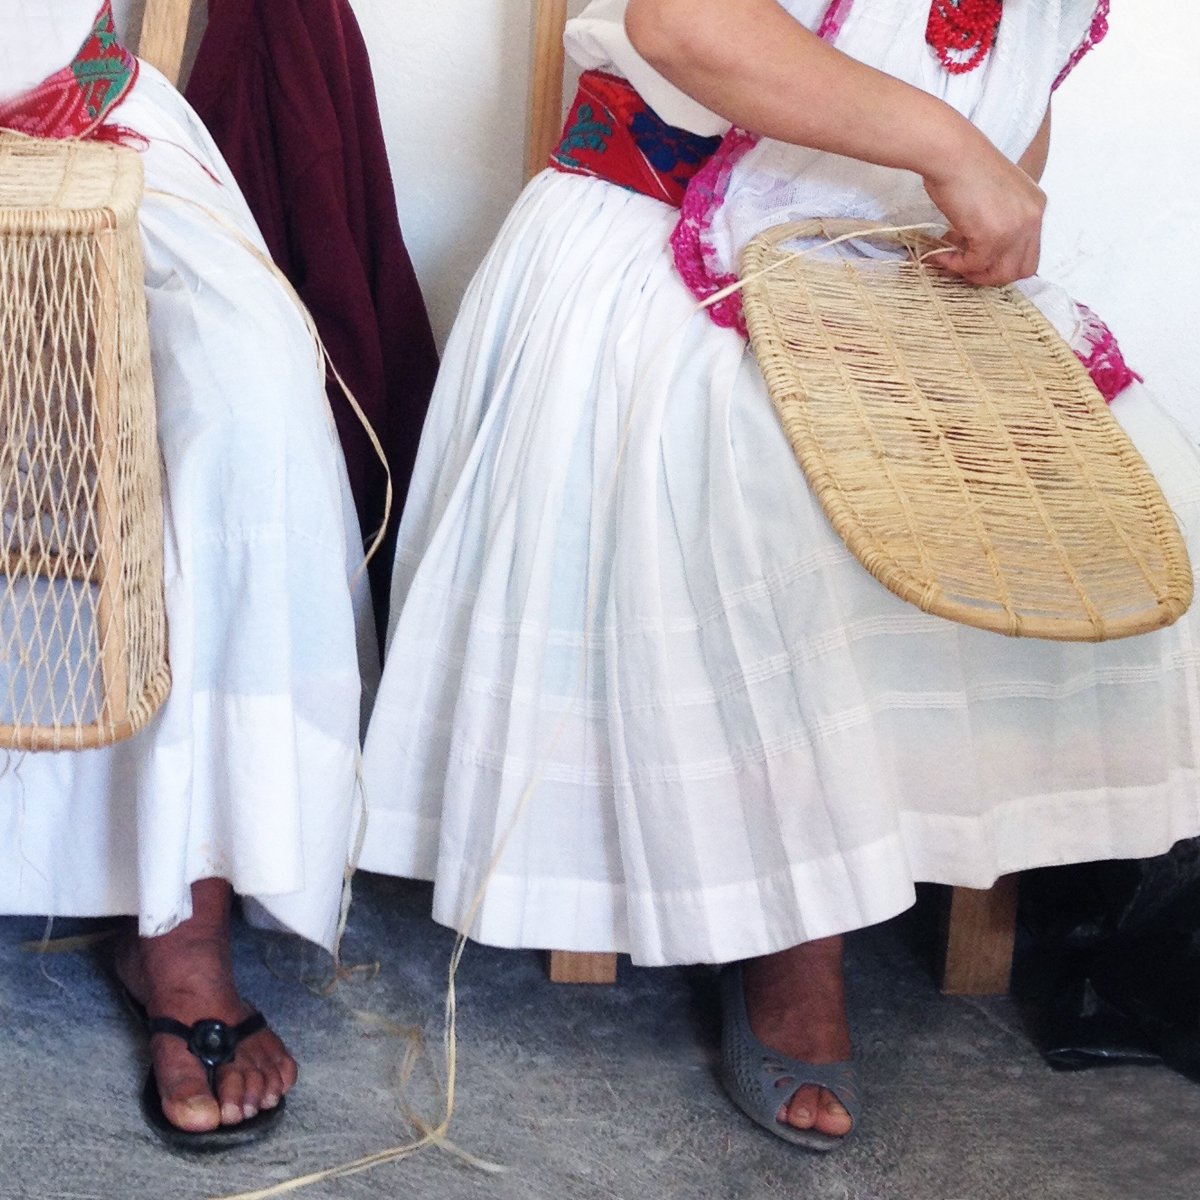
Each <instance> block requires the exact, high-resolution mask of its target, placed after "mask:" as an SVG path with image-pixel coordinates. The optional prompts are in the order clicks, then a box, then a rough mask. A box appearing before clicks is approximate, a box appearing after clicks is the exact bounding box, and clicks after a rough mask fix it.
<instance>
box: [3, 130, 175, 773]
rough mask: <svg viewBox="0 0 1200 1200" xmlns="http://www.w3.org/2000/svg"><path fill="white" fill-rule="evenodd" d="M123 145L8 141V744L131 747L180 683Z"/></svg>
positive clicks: (129, 170)
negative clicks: (170, 639)
mask: <svg viewBox="0 0 1200 1200" xmlns="http://www.w3.org/2000/svg"><path fill="white" fill-rule="evenodd" d="M141 195H142V166H141V161H140V159H139V157H138V155H137V154H136V153H135V152H134V151H132V150H128V149H124V148H121V147H117V146H112V145H107V144H99V143H91V142H62V141H51V142H44V141H35V140H33V139H28V138H18V137H14V136H11V135H2V136H0V516H2V526H0V746H8V747H13V748H18V749H23V750H40V749H55V750H57V749H75V748H86V747H92V746H99V745H104V744H107V743H109V742H112V741H115V740H117V739H119V738H123V737H128V736H129V735H130V734H132V733H134V732H135V731H136V730H138V729H140V728H141V727H142V726H144V725H145V724H146V722H147V721H148V720H149V719H150V717H151V716H152V715H153V714H154V712H155V711H156V710H157V709H158V707H159V706H160V705H161V703H162V702H163V700H164V699H165V697H166V695H167V692H168V690H169V687H170V672H169V670H168V666H167V658H166V651H167V645H166V615H165V609H164V602H163V507H162V491H161V480H160V461H159V452H158V441H157V438H156V432H155V409H154V391H153V385H152V381H151V375H150V340H149V331H148V328H147V322H146V299H145V290H144V283H143V269H142V246H141V234H140V229H139V225H138V205H139V202H140V199H141Z"/></svg>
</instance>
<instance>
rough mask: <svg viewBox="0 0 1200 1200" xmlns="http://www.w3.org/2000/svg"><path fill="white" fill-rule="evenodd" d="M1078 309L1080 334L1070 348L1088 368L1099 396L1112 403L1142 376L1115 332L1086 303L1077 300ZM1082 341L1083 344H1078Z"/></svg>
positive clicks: (1139, 381)
mask: <svg viewBox="0 0 1200 1200" xmlns="http://www.w3.org/2000/svg"><path fill="white" fill-rule="evenodd" d="M1075 307H1076V308H1077V309H1078V311H1079V321H1080V325H1079V331H1078V336H1077V337H1076V338H1074V339H1072V340H1073V341H1074V342H1076V344H1075V345H1073V346H1072V347H1071V348H1072V349H1073V350H1074V351H1075V355H1076V357H1077V358H1078V359H1079V361H1080V362H1081V363H1083V365H1084V366H1085V367H1086V368H1087V373H1088V374H1089V375H1090V376H1091V377H1092V382H1093V383H1094V384H1095V385H1096V387H1097V389H1098V390H1099V392H1100V395H1102V396H1103V397H1104V399H1105V400H1106V401H1107V402H1108V403H1109V404H1111V403H1112V402H1113V401H1114V400H1115V399H1116V398H1117V397H1118V396H1119V395H1120V394H1121V393H1122V392H1123V391H1124V390H1125V389H1126V388H1127V387H1128V386H1129V385H1130V384H1131V383H1133V382H1134V381H1136V382H1138V383H1141V382H1143V380H1142V377H1141V376H1140V375H1139V374H1138V373H1137V372H1136V371H1134V370H1131V369H1130V367H1129V364H1128V363H1127V362H1126V361H1125V355H1124V354H1122V353H1121V347H1120V346H1119V345H1118V344H1117V339H1116V338H1115V337H1114V336H1113V331H1112V330H1111V329H1109V327H1108V326H1107V325H1106V324H1105V323H1104V322H1103V321H1102V320H1101V319H1100V318H1099V317H1098V316H1096V314H1095V313H1094V312H1092V310H1091V309H1090V308H1088V307H1087V305H1086V304H1080V303H1078V302H1076V304H1075ZM1079 343H1082V344H1079Z"/></svg>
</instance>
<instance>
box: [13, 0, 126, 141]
mask: <svg viewBox="0 0 1200 1200" xmlns="http://www.w3.org/2000/svg"><path fill="white" fill-rule="evenodd" d="M138 65H139V64H138V60H137V59H136V58H135V57H134V56H133V55H132V54H131V53H130V52H129V51H128V50H126V49H125V47H124V46H122V45H121V43H120V42H119V41H118V40H117V33H116V27H115V25H114V23H113V12H112V0H104V3H103V4H102V5H101V7H100V11H99V13H98V14H97V16H96V21H95V24H94V25H93V26H92V31H91V33H90V34H88V37H87V40H86V41H85V42H84V43H83V45H82V46H81V47H80V48H79V52H78V53H77V54H76V55H75V58H74V60H73V61H72V62H71V64H70V66H66V67H63V69H62V70H61V71H56V72H55V73H54V74H53V75H51V76H50V78H49V79H47V80H45V81H44V82H42V83H40V84H38V86H37V87H35V88H33V89H32V90H30V91H28V92H26V93H25V94H24V95H22V96H18V97H16V98H15V99H14V100H10V101H8V102H7V103H5V104H2V105H0V128H3V129H12V130H15V131H16V132H18V133H24V134H28V135H29V136H30V137H40V138H92V139H97V140H101V141H119V142H127V143H129V142H132V143H135V144H144V139H143V138H142V137H141V136H140V135H139V134H136V133H133V132H132V131H131V130H128V129H122V128H121V127H120V126H117V125H108V124H106V123H105V122H106V121H107V119H108V116H109V114H110V113H111V112H112V111H113V109H114V108H116V107H117V105H118V104H120V103H121V101H122V100H124V99H125V97H126V96H128V94H129V91H130V89H131V88H132V87H133V85H134V83H135V82H136V81H137V77H138Z"/></svg>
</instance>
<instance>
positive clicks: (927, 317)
mask: <svg viewBox="0 0 1200 1200" xmlns="http://www.w3.org/2000/svg"><path fill="white" fill-rule="evenodd" d="M864 230H874V232H872V233H870V235H869V236H870V239H871V241H872V242H876V243H879V244H882V243H888V242H890V243H891V247H890V248H891V249H892V250H893V251H894V250H896V249H897V247H900V248H903V249H904V250H906V251H908V254H907V255H903V256H901V255H896V254H894V253H892V254H888V255H886V256H885V257H883V258H878V257H866V258H862V257H856V258H855V259H854V260H853V261H852V260H851V259H850V258H848V257H845V256H843V255H841V254H840V253H837V252H835V251H833V250H830V249H828V248H821V249H819V250H818V251H817V252H816V253H803V254H800V255H797V254H796V253H795V252H794V251H793V252H786V251H784V250H783V249H781V245H782V244H783V243H784V242H791V241H796V240H798V239H810V240H811V239H818V240H819V241H820V242H821V243H827V242H828V241H830V240H832V239H835V238H841V237H844V236H846V235H848V234H851V233H854V232H856V231H864ZM940 244H941V243H939V242H937V241H935V240H933V239H931V238H928V237H925V236H923V235H918V234H914V233H912V232H908V233H885V232H883V231H881V229H880V227H872V226H864V225H863V224H862V223H860V222H848V221H811V222H804V223H797V224H793V225H786V226H779V227H778V228H776V229H773V230H770V231H768V232H767V233H765V234H762V235H760V236H759V237H758V238H756V239H755V240H754V241H753V242H751V243H750V245H749V246H748V247H747V248H746V251H745V253H744V255H743V257H742V279H743V281H744V291H743V299H744V302H745V310H746V320H747V324H748V326H749V329H750V336H751V341H752V343H753V345H754V350H755V353H756V354H757V356H758V361H759V364H760V366H761V368H762V373H763V376H764V377H765V379H766V382H767V387H768V389H769V391H770V394H771V398H772V400H773V401H774V403H775V406H776V408H777V410H778V412H779V415H780V418H781V419H782V421H783V426H784V429H785V431H786V433H787V436H788V439H789V441H790V442H791V444H792V448H793V449H794V451H795V453H796V457H797V459H798V460H799V463H800V466H801V467H802V468H803V470H804V473H805V475H806V476H807V478H808V482H809V484H810V485H811V487H812V489H813V491H814V493H815V494H816V496H817V498H818V500H819V502H820V504H821V506H822V508H823V509H824V511H825V513H826V515H827V516H828V518H829V520H830V521H831V522H832V524H833V527H834V528H835V529H836V530H837V532H838V534H839V535H840V536H841V537H842V538H843V539H844V540H845V542H846V545H847V546H848V547H849V549H850V550H851V552H852V553H853V554H854V555H855V556H856V557H857V558H858V559H859V561H860V562H861V563H862V564H863V566H865V567H866V568H867V570H868V571H870V572H871V574H872V575H874V576H875V577H876V579H878V580H879V581H880V582H881V583H883V584H885V585H886V586H887V587H888V588H890V589H891V590H892V591H893V592H895V593H896V595H898V596H900V597H902V598H903V599H905V600H908V601H910V602H911V603H913V604H915V605H917V607H919V608H921V609H923V610H924V611H925V612H929V613H934V614H936V615H938V616H942V617H947V618H949V619H951V620H954V621H960V622H962V623H964V624H967V625H973V626H978V627H979V628H982V629H990V630H995V631H996V632H999V633H1005V634H1011V635H1021V636H1025V637H1040V638H1051V639H1055V640H1068V641H1102V640H1106V639H1111V638H1118V637H1128V636H1130V635H1132V634H1136V633H1143V632H1146V631H1148V630H1152V629H1160V628H1162V627H1163V626H1166V625H1169V624H1171V622H1173V621H1174V620H1176V618H1178V617H1179V616H1180V615H1181V614H1182V613H1183V612H1184V611H1185V610H1186V609H1187V607H1188V605H1189V603H1190V602H1191V597H1192V571H1191V566H1190V564H1189V562H1188V557H1187V551H1186V549H1185V547H1184V544H1183V540H1182V538H1181V537H1180V535H1179V531H1178V527H1177V524H1176V521H1175V517H1174V515H1173V514H1172V512H1171V510H1170V508H1169V507H1168V505H1167V502H1166V500H1165V498H1164V497H1163V494H1162V492H1161V490H1160V489H1159V487H1158V484H1157V483H1156V481H1155V479H1154V477H1153V475H1152V474H1151V472H1150V469H1149V467H1147V465H1146V463H1145V461H1144V460H1143V459H1142V457H1141V456H1140V455H1139V454H1138V452H1137V451H1136V450H1135V449H1134V446H1133V444H1132V443H1131V442H1130V440H1129V438H1128V437H1127V436H1126V434H1125V433H1124V431H1123V430H1122V429H1121V427H1120V426H1119V425H1118V424H1117V422H1116V420H1115V419H1114V418H1113V416H1112V414H1111V413H1110V412H1109V411H1108V406H1107V405H1106V404H1105V403H1104V400H1103V398H1102V397H1101V395H1100V394H1099V392H1098V391H1097V390H1096V387H1095V385H1094V384H1093V383H1092V381H1091V379H1090V377H1089V376H1088V374H1087V371H1086V370H1085V369H1084V367H1083V366H1082V364H1081V363H1080V362H1079V360H1078V359H1077V358H1076V357H1075V355H1074V354H1073V353H1072V352H1071V350H1070V348H1069V347H1068V346H1067V345H1066V344H1065V343H1064V342H1063V340H1062V339H1061V338H1060V337H1059V335H1058V333H1057V332H1056V331H1055V330H1054V329H1053V327H1052V326H1051V325H1050V324H1049V322H1048V321H1047V320H1046V319H1045V317H1043V316H1042V314H1041V313H1040V312H1039V311H1038V310H1037V309H1036V308H1035V307H1034V306H1033V305H1032V304H1031V303H1029V301H1028V300H1026V299H1025V297H1024V296H1022V295H1021V294H1020V293H1019V292H1018V291H1017V290H1016V289H1014V288H975V287H971V286H969V285H967V284H964V283H962V282H961V281H959V280H957V279H955V278H952V277H951V276H949V275H948V274H946V273H944V272H938V271H937V270H936V269H931V268H929V267H927V266H925V265H924V264H922V263H921V262H919V261H918V259H919V258H920V256H921V255H922V254H923V253H925V252H927V251H929V250H931V249H934V248H936V247H938V246H939V245H940Z"/></svg>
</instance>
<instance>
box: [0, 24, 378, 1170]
mask: <svg viewBox="0 0 1200 1200" xmlns="http://www.w3.org/2000/svg"><path fill="white" fill-rule="evenodd" d="M98 9H99V10H100V11H99V12H98V11H97V10H98ZM0 17H3V28H4V31H5V36H4V38H3V40H0V126H8V127H10V128H16V129H20V130H22V131H24V132H27V133H39V134H41V135H43V136H56V137H62V136H82V137H91V136H98V137H102V138H108V139H110V140H111V139H117V140H121V141H125V142H127V143H129V144H130V145H133V146H135V147H137V148H138V149H139V150H140V151H141V155H142V161H143V163H144V166H145V174H146V187H147V194H146V198H145V201H144V204H143V208H142V230H143V243H144V249H145V264H146V294H147V300H148V309H149V321H150V332H151V341H152V354H153V374H154V382H155V389H156V394H157V407H158V435H159V441H160V445H161V449H162V454H163V461H164V466H165V475H164V490H165V500H166V511H165V516H166V521H165V526H166V602H167V615H168V624H169V656H170V663H171V671H172V677H173V685H172V690H171V693H170V696H169V697H168V699H167V701H166V704H165V705H164V707H163V708H162V710H161V711H160V712H159V713H158V715H157V716H156V717H155V718H154V719H153V720H152V721H151V723H150V725H149V726H148V727H147V728H146V729H145V730H143V731H142V732H141V733H139V734H137V735H136V736H135V737H133V738H132V739H130V740H129V741H127V742H124V743H121V744H119V745H115V746H113V747H111V748H108V749H101V750H89V751H79V752H76V751H66V752H61V753H48V752H47V753H34V754H26V755H20V756H16V755H14V756H11V761H10V762H9V764H8V767H7V769H6V770H5V771H4V772H3V778H2V779H0V823H2V828H3V836H0V912H4V913H37V914H56V915H71V916H107V915H116V914H136V915H137V918H138V924H139V931H140V935H141V936H140V937H137V936H131V937H129V938H128V939H127V940H126V941H125V942H124V944H123V947H122V950H121V952H120V953H119V955H118V964H117V967H118V973H119V975H120V977H121V980H122V982H123V983H124V985H125V987H126V988H127V990H128V991H129V992H130V993H131V994H132V996H133V998H134V999H135V1001H136V1002H137V1003H139V1004H141V1005H142V1006H144V1008H145V1010H146V1012H147V1015H148V1018H149V1019H150V1020H151V1021H152V1022H157V1023H156V1024H151V1026H150V1030H151V1032H152V1033H153V1034H154V1036H153V1040H152V1054H153V1064H154V1071H153V1073H152V1075H151V1077H150V1079H149V1080H148V1083H147V1090H146V1094H145V1102H146V1106H147V1113H148V1116H149V1117H150V1119H151V1120H152V1121H153V1122H155V1123H156V1127H157V1128H159V1130H160V1132H163V1133H164V1135H166V1136H171V1135H172V1132H173V1131H174V1130H178V1131H180V1132H179V1139H180V1140H182V1141H183V1143H184V1144H185V1145H187V1146H189V1147H190V1148H193V1149H194V1148H205V1147H208V1146H212V1145H226V1144H230V1143H231V1142H234V1141H238V1140H244V1139H245V1138H246V1137H249V1136H257V1135H258V1134H259V1133H261V1132H262V1131H263V1130H264V1128H265V1127H266V1126H267V1125H268V1124H270V1121H271V1120H272V1119H273V1118H274V1115H275V1114H277V1113H278V1112H279V1111H280V1110H281V1105H282V1100H283V1096H284V1093H285V1092H286V1091H287V1090H288V1088H290V1086H291V1085H292V1084H293V1083H294V1081H295V1078H296V1065H295V1063H294V1062H293V1061H292V1059H291V1057H290V1056H289V1055H288V1053H287V1051H286V1050H285V1049H284V1046H283V1043H282V1042H281V1041H280V1040H279V1038H278V1037H277V1036H276V1035H275V1034H274V1033H273V1032H271V1031H270V1030H269V1029H267V1028H264V1027H262V1026H261V1022H260V1021H259V1020H258V1019H257V1017H256V1016H255V1014H254V1013H253V1010H252V1008H251V1007H250V1005H249V1004H247V1003H246V1002H245V1001H244V1000H243V999H242V998H241V997H240V996H239V994H238V992H237V990H236V987H235V985H234V980H233V977H232V971H231V966H230V960H229V941H228V937H229V932H228V919H229V905H230V897H231V894H232V893H233V892H234V891H236V892H238V893H240V894H242V895H243V896H246V897H249V898H252V899H253V900H254V901H255V902H256V903H257V905H258V907H259V909H260V910H265V912H266V914H267V915H268V916H269V917H270V918H272V919H273V920H274V921H275V922H277V923H278V924H280V925H282V926H285V927H287V928H290V929H292V930H295V931H296V932H297V933H299V934H302V935H303V936H304V937H306V938H309V939H311V940H313V941H315V942H318V943H320V944H321V945H323V946H326V947H331V946H332V944H333V942H334V939H335V937H336V931H337V926H338V915H339V907H340V902H341V895H342V887H343V879H344V875H345V871H346V866H347V859H348V857H349V856H350V852H351V844H352V841H353V839H354V837H355V832H356V829H357V823H358V819H359V815H360V808H361V803H360V799H359V795H358V789H357V767H356V763H357V756H358V744H359V710H360V701H361V681H360V669H359V654H358V643H359V640H360V639H359V636H358V633H357V630H358V629H359V628H362V629H364V630H365V629H366V626H364V625H362V623H361V619H360V617H361V608H362V606H361V604H358V605H357V608H356V603H355V601H354V600H353V599H352V596H351V587H352V585H351V580H352V577H353V573H354V571H355V569H356V567H357V566H358V565H359V564H360V563H361V558H362V552H361V543H360V535H359V532H358V529H357V523H356V521H355V518H354V516H353V512H354V510H353V506H352V505H351V503H350V498H349V491H348V487H347V484H346V479H345V467H344V464H343V463H342V460H341V452H340V450H339V448H338V445H337V441H336V437H335V435H334V433H333V427H332V421H331V418H330V415H329V412H328V406H327V403H326V399H325V393H324V384H323V380H322V378H321V372H320V370H319V369H318V368H317V365H316V357H315V353H314V349H313V346H312V343H311V340H310V338H309V336H308V334H307V332H306V329H305V326H304V323H303V320H302V318H301V317H300V316H299V314H298V312H297V311H296V309H295V308H294V306H293V305H292V303H291V301H290V300H289V299H288V298H287V297H286V295H285V293H284V292H283V290H282V289H281V288H280V286H279V284H278V283H277V282H276V281H275V280H274V279H273V278H272V277H271V275H270V274H269V272H268V271H267V269H266V268H265V267H264V266H263V265H262V264H261V263H260V262H259V261H257V260H256V258H255V257H254V256H253V255H252V254H251V253H250V252H249V251H248V250H247V249H246V248H245V246H244V245H242V244H239V241H238V234H237V233H236V232H231V231H230V228H232V230H235V231H240V233H241V235H242V236H243V237H244V238H246V239H249V240H250V241H251V242H253V243H254V244H256V245H257V244H259V242H258V234H257V231H256V229H255V225H254V222H253V219H252V218H251V216H250V213H249V211H248V209H247V208H246V206H245V204H244V202H243V200H242V198H241V195H240V193H239V191H238V188H237V186H236V184H235V183H234V181H233V179H232V177H231V176H230V175H229V173H228V171H227V170H226V168H225V166H224V164H223V163H222V161H221V158H220V156H219V154H218V153H217V151H216V148H215V147H214V146H213V144H212V142H211V141H210V139H209V138H208V136H207V134H206V133H205V131H204V129H203V127H202V126H201V124H200V122H199V121H198V120H197V119H196V118H195V116H194V115H193V114H192V112H191V110H190V109H189V108H188V106H187V105H186V104H185V102H184V101H183V100H182V98H181V97H180V96H179V95H178V94H177V93H176V92H175V91H174V89H173V88H171V86H170V85H169V84H168V83H167V82H166V80H165V79H163V78H162V76H161V75H159V74H158V73H157V72H156V71H154V70H153V69H152V68H149V67H147V66H145V65H144V64H142V65H141V67H140V72H139V66H138V64H137V62H136V60H135V59H133V58H132V56H131V55H129V54H128V53H127V52H126V51H124V50H123V48H122V47H121V46H120V44H119V43H118V42H117V41H116V40H115V37H114V36H113V30H112V18H111V11H110V10H109V8H108V5H107V4H104V5H103V7H102V6H101V4H100V0H59V2H56V3H54V4H43V3H40V2H34V0H0ZM73 63H74V64H75V69H72V64H73ZM80 64H84V65H83V66H80ZM64 68H65V70H64ZM205 210H207V211H205ZM213 214H215V215H213ZM221 222H224V223H225V224H226V226H228V227H230V228H227V227H223V226H222V224H221ZM367 636H369V635H367ZM364 644H365V642H364ZM204 1020H211V1021H217V1022H219V1023H220V1024H221V1025H222V1026H223V1027H224V1032H223V1033H220V1034H219V1035H215V1034H213V1030H212V1028H211V1027H206V1028H207V1031H208V1034H209V1035H212V1036H215V1037H217V1039H218V1040H220V1041H222V1046H220V1047H217V1050H218V1051H220V1053H219V1054H218V1055H217V1057H224V1056H225V1055H226V1052H227V1054H228V1058H229V1061H225V1062H222V1063H221V1064H220V1065H217V1066H216V1067H215V1070H214V1071H213V1072H211V1073H210V1072H209V1071H208V1070H207V1069H206V1065H205V1063H204V1062H202V1061H201V1059H200V1058H198V1057H197V1056H196V1054H195V1053H194V1052H193V1051H194V1050H195V1047H192V1049H189V1043H188V1042H187V1041H186V1040H185V1037H184V1035H185V1034H187V1033H188V1032H189V1031H190V1030H191V1029H192V1027H193V1025H194V1023H196V1022H200V1021H204ZM247 1022H249V1023H247ZM210 1048H211V1047H210ZM206 1053H207V1051H206ZM210 1057H211V1055H210ZM210 1074H213V1075H215V1089H216V1094H214V1093H213V1091H212V1090H210ZM189 1135H190V1137H189ZM222 1139H223V1140H222Z"/></svg>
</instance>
